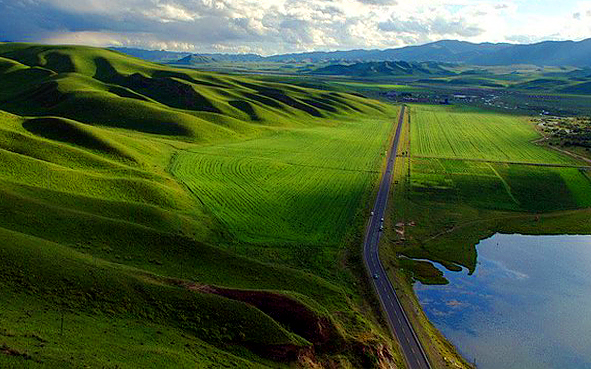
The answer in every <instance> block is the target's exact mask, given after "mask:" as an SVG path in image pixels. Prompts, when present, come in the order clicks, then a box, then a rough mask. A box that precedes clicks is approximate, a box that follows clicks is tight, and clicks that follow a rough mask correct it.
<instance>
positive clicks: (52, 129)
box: [0, 43, 399, 367]
mask: <svg viewBox="0 0 591 369" xmlns="http://www.w3.org/2000/svg"><path fill="white" fill-rule="evenodd" d="M0 84H1V85H2V86H3V88H2V90H1V91H0V156H1V158H0V184H1V185H0V198H1V201H0V224H1V226H0V245H2V246H0V254H1V257H0V268H2V270H3V278H2V280H1V281H0V293H1V294H2V296H3V297H6V298H5V299H4V298H3V302H2V303H1V304H0V306H1V310H0V345H2V346H0V366H22V365H29V366H32V367H56V366H57V367H59V366H70V367H76V366H83V365H90V366H105V367H109V366H113V367H115V366H119V367H138V366H142V367H143V366H150V365H152V366H153V367H161V366H167V367H174V366H177V367H183V366H191V365H202V366H207V365H210V366H212V367H220V366H229V367H232V366H234V367H285V366H290V365H296V364H294V363H297V365H302V366H305V365H311V364H319V365H338V366H341V367H359V366H372V365H377V362H378V361H379V360H384V359H383V356H382V357H381V358H380V356H379V350H381V347H386V350H389V351H390V353H392V355H393V359H392V360H393V361H394V362H395V361H396V360H399V356H397V353H396V352H395V351H393V350H392V348H391V347H390V345H389V344H388V342H387V340H386V339H385V338H384V335H385V332H384V331H383V330H382V329H381V328H379V327H378V326H377V324H376V318H375V317H374V316H373V315H372V314H373V313H372V311H371V309H370V307H369V305H368V303H367V301H366V300H365V299H364V297H363V296H364V293H365V292H364V291H363V290H362V287H359V284H358V283H357V282H358V280H357V279H356V277H355V276H354V275H353V273H352V272H351V268H353V267H354V263H355V261H354V259H355V257H356V256H355V255H354V254H355V253H354V252H351V250H356V246H355V245H356V244H355V242H356V240H357V239H358V237H360V235H361V232H362V228H363V219H364V211H365V210H366V209H365V203H364V200H366V199H367V198H368V197H369V196H371V192H372V190H373V185H374V182H375V180H376V179H377V176H378V173H379V171H380V168H381V165H382V156H381V155H382V153H383V150H384V148H385V147H386V144H387V141H388V137H389V135H390V133H391V130H392V128H393V127H392V121H393V118H394V117H395V116H396V114H397V109H396V108H393V107H389V106H387V105H384V104H381V103H379V102H376V101H373V100H369V99H366V98H363V97H359V96H354V95H349V94H345V93H337V92H328V91H320V90H315V89H309V88H303V87H298V86H292V85H286V84H279V83H273V82H261V81H257V80H253V79H248V78H243V77H233V76H227V75H221V74H216V73H207V72H197V71H192V70H181V69H174V68H170V67H165V66H162V65H156V64H151V63H147V62H144V61H141V60H138V59H134V58H129V57H126V56H124V55H122V54H118V53H115V52H112V51H107V50H101V49H95V48H86V47H71V46H67V47H66V46H64V47H54V46H39V45H29V44H12V43H7V44H0ZM222 288H224V289H225V290H224V289H222ZM228 291H230V292H228ZM262 297H265V299H266V301H270V303H268V304H267V305H265V304H261V303H260V299H261V298H262ZM245 299H246V300H248V301H250V303H245V302H244V301H243V300H245ZM253 299H254V300H253ZM257 299H259V300H257ZM257 301H259V302H257ZM285 311H291V312H295V313H292V314H291V315H286V314H285ZM62 316H64V317H65V318H64V320H65V324H64V329H63V332H62V329H61V323H60V321H61V318H62ZM58 323H60V324H58ZM314 327H316V328H314ZM318 327H322V331H321V332H320V333H319V331H318ZM326 342H330V343H331V344H330V345H327V344H326ZM312 348H314V350H312ZM312 352H314V353H313V354H312ZM148 362H149V363H150V364H147V363H148ZM306 363H307V364H306Z"/></svg>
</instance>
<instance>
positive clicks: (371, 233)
mask: <svg viewBox="0 0 591 369" xmlns="http://www.w3.org/2000/svg"><path fill="white" fill-rule="evenodd" d="M404 109H405V108H404V107H402V109H401V111H400V116H399V118H398V127H397V128H396V134H395V136H394V140H393V141H392V147H391V148H390V152H389V154H388V166H387V167H386V173H385V174H384V176H383V178H382V181H381V183H380V188H379V190H378V196H377V199H376V203H375V205H374V208H373V213H374V215H373V216H372V217H371V219H370V221H369V226H368V228H367V231H366V235H365V244H364V246H363V259H364V260H365V267H366V268H367V270H368V272H369V275H370V276H371V278H372V281H373V284H374V287H375V289H376V292H377V293H378V296H379V298H380V302H381V303H382V307H383V309H384V311H385V312H386V316H387V317H388V324H389V325H390V328H391V329H392V331H393V332H394V334H395V335H396V337H397V338H398V341H399V342H400V346H401V347H402V351H403V353H404V356H405V358H406V362H407V366H408V367H409V368H410V369H415V368H418V369H429V368H431V366H430V365H429V361H428V360H427V357H426V355H425V353H424V351H423V348H422V347H421V344H420V343H419V341H418V339H417V337H416V335H415V333H414V331H413V329H412V326H411V325H410V323H409V321H408V319H407V317H406V314H405V313H404V310H403V309H402V306H401V305H400V301H399V300H398V297H397V296H396V292H395V290H394V288H393V287H392V284H391V283H390V281H389V280H388V278H387V277H386V271H385V270H384V267H383V265H382V263H381V261H380V259H379V255H378V244H379V241H380V235H381V231H380V226H381V223H382V222H381V219H382V218H384V213H385V211H386V205H387V203H388V195H389V192H390V184H391V182H392V171H393V170H394V164H395V163H396V149H397V148H398V141H399V140H400V133H401V132H402V122H403V119H404ZM374 276H377V279H375V278H374Z"/></svg>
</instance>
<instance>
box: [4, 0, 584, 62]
mask: <svg viewBox="0 0 591 369" xmlns="http://www.w3.org/2000/svg"><path fill="white" fill-rule="evenodd" d="M588 37H591V1H570V0H562V1H555V0H553V1H549V0H504V1H499V0H496V1H495V0H0V41H3V40H7V41H29V42H44V43H69V44H70V43H73V44H85V45H93V46H130V47H142V48H148V49H167V50H179V51H191V52H255V53H260V54H264V55H269V54H277V53H285V52H295V51H310V50H337V49H338V50H345V49H354V48H380V49H382V48H390V47H400V46H406V45H415V44H423V43H427V42H430V41H436V40H441V39H460V40H467V41H473V42H483V41H490V42H504V41H508V42H514V43H527V42H536V41H541V40H564V39H574V40H581V39H584V38H588Z"/></svg>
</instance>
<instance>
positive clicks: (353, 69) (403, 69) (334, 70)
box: [311, 61, 454, 77]
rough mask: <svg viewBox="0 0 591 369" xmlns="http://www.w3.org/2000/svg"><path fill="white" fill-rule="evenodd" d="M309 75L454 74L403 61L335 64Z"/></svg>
mask: <svg viewBox="0 0 591 369" xmlns="http://www.w3.org/2000/svg"><path fill="white" fill-rule="evenodd" d="M311 73H312V74H319V75H337V76H348V77H388V76H447V75H451V74H454V73H453V72H450V71H449V70H447V69H445V68H443V66H442V65H441V64H440V63H435V62H422V63H417V62H405V61H385V62H365V63H355V64H335V65H329V66H326V67H321V68H317V69H315V70H314V71H312V72H311Z"/></svg>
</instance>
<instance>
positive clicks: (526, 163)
mask: <svg viewBox="0 0 591 369" xmlns="http://www.w3.org/2000/svg"><path fill="white" fill-rule="evenodd" d="M412 157H413V158H416V159H443V160H457V161H471V162H479V163H492V164H511V165H527V166H532V167H550V168H577V169H591V165H576V164H559V163H556V164H553V163H532V162H527V161H510V160H490V159H477V158H454V157H445V156H429V155H413V156H412Z"/></svg>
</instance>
